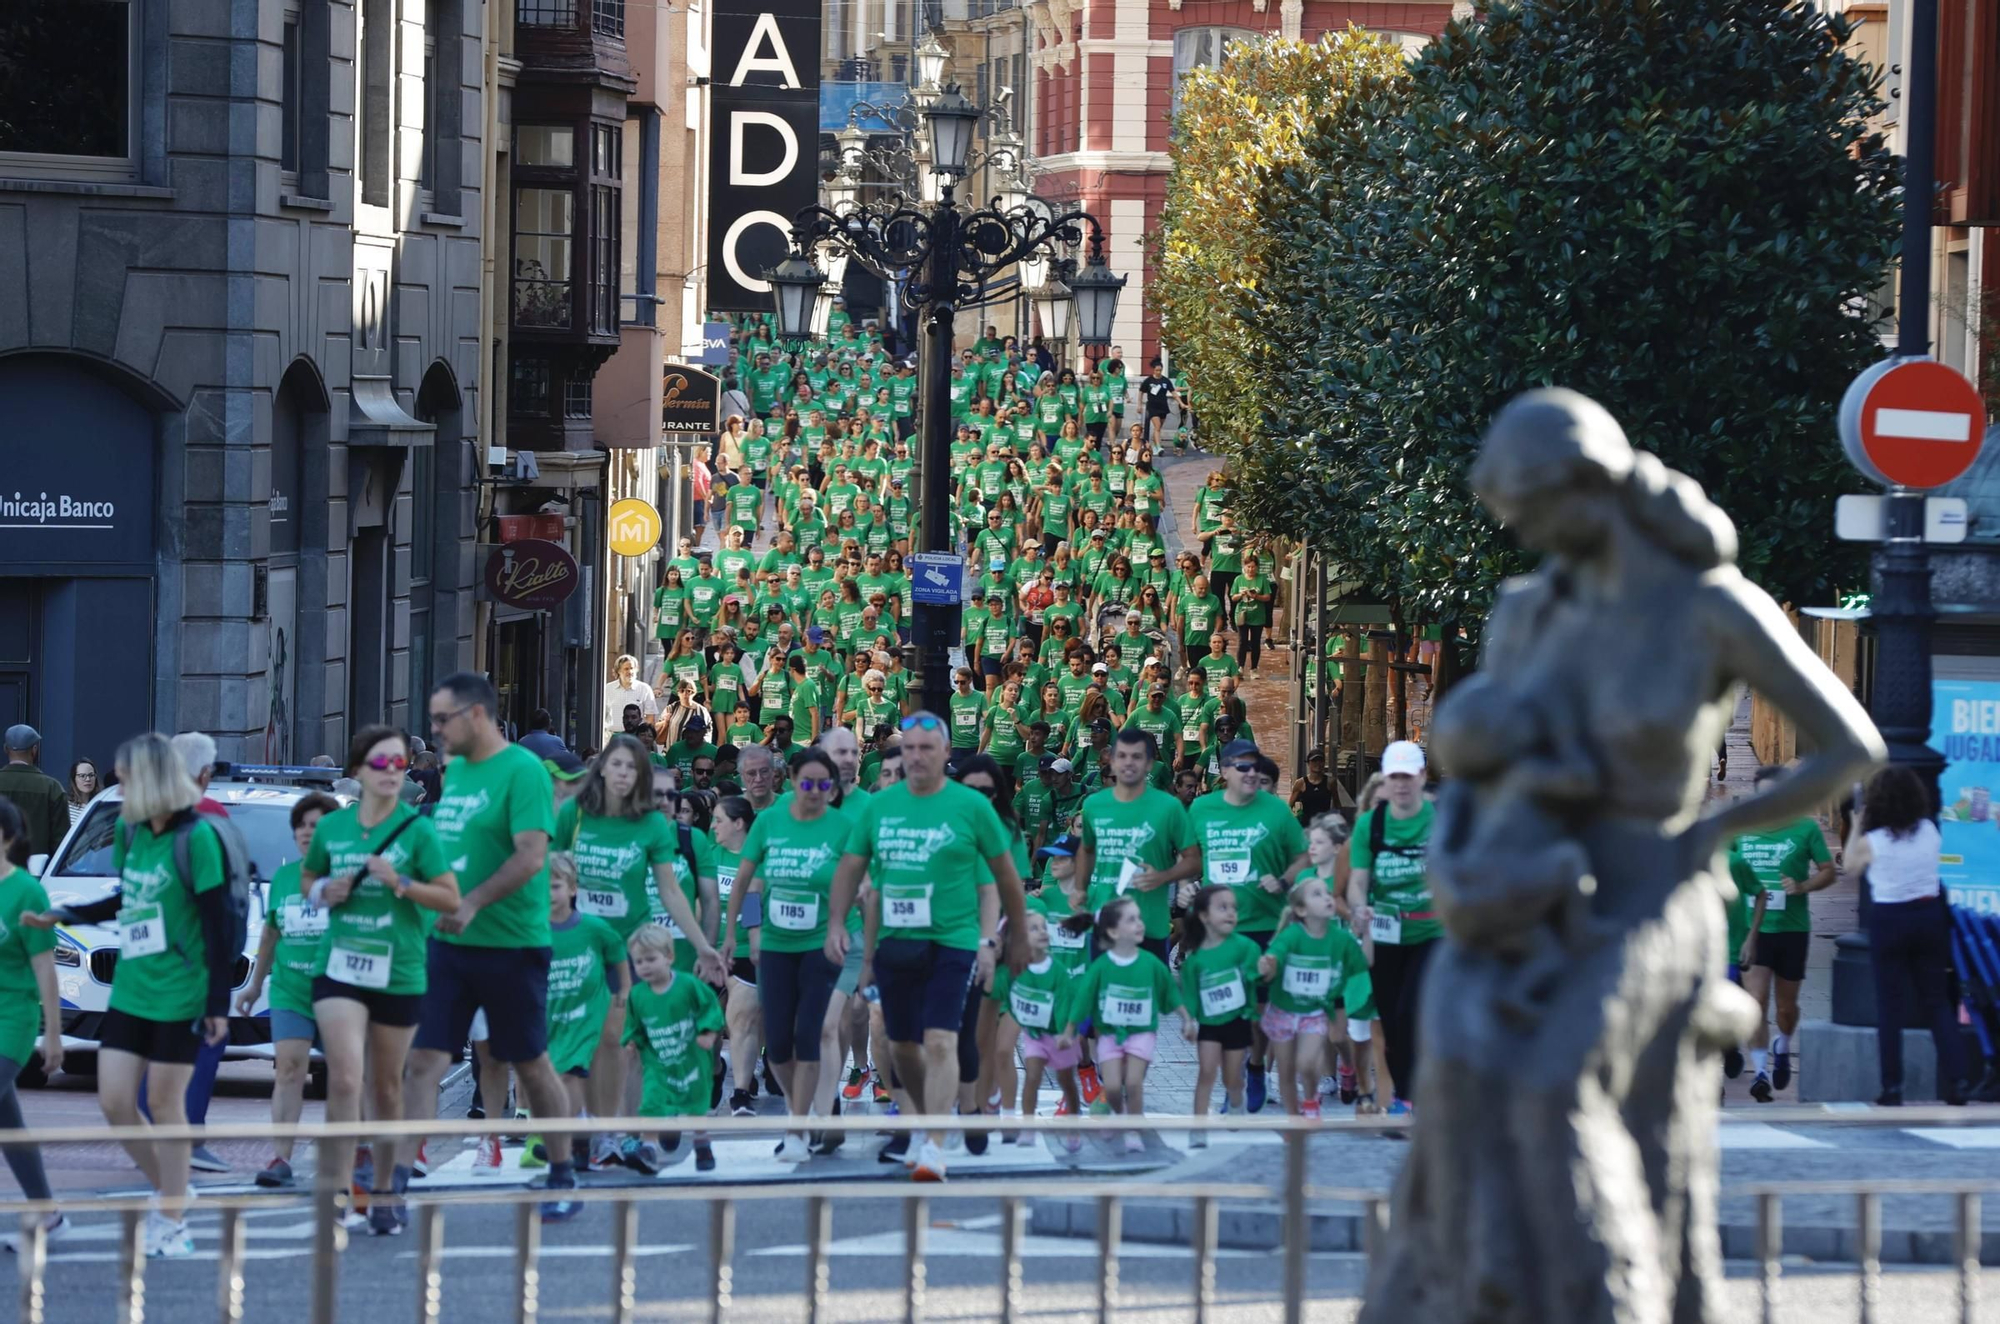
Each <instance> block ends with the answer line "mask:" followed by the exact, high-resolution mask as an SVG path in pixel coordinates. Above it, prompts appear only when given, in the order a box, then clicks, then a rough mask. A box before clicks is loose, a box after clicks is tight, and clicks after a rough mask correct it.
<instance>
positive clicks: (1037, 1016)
mask: <svg viewBox="0 0 2000 1324" xmlns="http://www.w3.org/2000/svg"><path fill="white" fill-rule="evenodd" d="M1007 1005H1008V1009H1009V1010H1010V1011H1012V1012H1013V1013H1014V1019H1015V1020H1016V1021H1017V1022H1019V1023H1020V1026H1021V1028H1022V1029H1024V1030H1046V1029H1049V1028H1050V1026H1051V1022H1053V1021H1054V1020H1055V1014H1056V995H1055V994H1053V993H1049V992H1045V991H1044V990H1042V989H1039V988H1022V987H1020V986H1019V985H1018V984H1017V985H1015V986H1014V987H1013V988H1010V989H1008V990H1007Z"/></svg>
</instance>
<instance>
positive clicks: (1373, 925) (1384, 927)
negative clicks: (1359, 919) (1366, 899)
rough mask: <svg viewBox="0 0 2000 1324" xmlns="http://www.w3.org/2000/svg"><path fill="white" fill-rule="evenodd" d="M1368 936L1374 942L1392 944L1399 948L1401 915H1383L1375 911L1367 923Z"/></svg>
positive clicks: (1401, 937)
mask: <svg viewBox="0 0 2000 1324" xmlns="http://www.w3.org/2000/svg"><path fill="white" fill-rule="evenodd" d="M1368 936H1369V937H1371V938H1373V939H1374V940H1375V941H1376V942H1386V943H1393V944H1395V945H1396V946H1401V945H1402V942H1403V917H1402V916H1401V915H1389V914H1384V913H1383V912H1382V911H1379V910H1378V911H1376V912H1375V917H1374V918H1373V919H1371V920H1369V921H1368Z"/></svg>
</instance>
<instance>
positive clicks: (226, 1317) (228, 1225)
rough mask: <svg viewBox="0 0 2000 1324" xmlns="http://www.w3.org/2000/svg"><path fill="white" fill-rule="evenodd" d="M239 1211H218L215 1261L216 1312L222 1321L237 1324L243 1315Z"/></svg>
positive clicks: (243, 1235) (242, 1237) (241, 1231)
mask: <svg viewBox="0 0 2000 1324" xmlns="http://www.w3.org/2000/svg"><path fill="white" fill-rule="evenodd" d="M244 1240H245V1234H244V1227H243V1211H242V1210H241V1209H225V1210H223V1211H222V1245H221V1246H220V1247H219V1248H218V1253H217V1259H216V1265H215V1296H216V1312H217V1315H218V1317H219V1318H220V1319H221V1320H222V1324H240V1321H241V1320H242V1318H243V1243H244Z"/></svg>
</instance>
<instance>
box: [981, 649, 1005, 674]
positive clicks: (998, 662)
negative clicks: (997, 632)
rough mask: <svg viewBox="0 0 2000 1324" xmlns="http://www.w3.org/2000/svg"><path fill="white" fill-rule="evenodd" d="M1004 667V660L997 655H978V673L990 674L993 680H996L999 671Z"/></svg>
mask: <svg viewBox="0 0 2000 1324" xmlns="http://www.w3.org/2000/svg"><path fill="white" fill-rule="evenodd" d="M1004 669H1005V662H1004V660H1003V659H1001V658H997V657H989V656H988V655H986V654H984V653H982V654H980V655H979V674H980V675H982V676H992V677H993V678H994V679H995V680H998V679H999V677H1000V673H1001V672H1002V671H1003V670H1004Z"/></svg>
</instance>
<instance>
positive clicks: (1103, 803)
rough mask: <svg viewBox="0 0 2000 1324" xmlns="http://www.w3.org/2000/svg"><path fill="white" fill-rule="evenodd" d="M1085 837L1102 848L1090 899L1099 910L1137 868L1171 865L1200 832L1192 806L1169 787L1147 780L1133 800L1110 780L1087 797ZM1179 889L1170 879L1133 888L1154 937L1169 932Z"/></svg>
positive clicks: (1096, 865) (1121, 889) (1161, 936)
mask: <svg viewBox="0 0 2000 1324" xmlns="http://www.w3.org/2000/svg"><path fill="white" fill-rule="evenodd" d="M1083 840H1084V844H1086V845H1089V846H1093V847H1095V848H1096V851H1097V856H1096V863H1095V865H1094V867H1093V868H1092V870H1091V875H1090V891H1089V893H1088V900H1089V905H1090V908H1091V910H1092V911H1098V910H1102V909H1103V908H1104V903H1105V902H1107V901H1109V900H1111V898H1112V897H1114V896H1117V895H1119V893H1120V892H1122V891H1123V890H1124V888H1123V886H1122V883H1123V882H1124V881H1126V880H1129V879H1130V878H1131V876H1132V875H1133V874H1135V873H1138V872H1139V871H1141V870H1143V869H1151V870H1155V871H1158V870H1161V869H1171V868H1172V867H1173V866H1174V864H1175V863H1176V862H1177V861H1178V860H1179V858H1180V853H1181V851H1183V850H1185V849H1186V848H1187V846H1188V845H1189V844H1190V843H1191V842H1192V841H1193V840H1194V833H1193V830H1192V829H1191V828H1190V826H1189V824H1188V815H1187V809H1186V808H1185V807H1184V806H1182V804H1181V802H1180V801H1179V800H1176V799H1175V798H1174V797H1173V796H1172V795H1170V794H1168V793H1167V792H1165V791H1162V790H1158V789H1156V788H1155V787H1152V786H1147V787H1146V788H1145V789H1144V790H1142V791H1140V793H1139V795H1138V798H1137V799H1134V800H1132V801H1131V802H1130V803H1127V802H1125V801H1122V800H1120V799H1119V798H1118V791H1117V789H1116V788H1115V787H1109V786H1107V787H1106V788H1105V789H1103V790H1101V791H1099V792H1097V793H1096V794H1095V795H1092V796H1091V797H1090V798H1089V799H1087V800H1085V801H1084V802H1083ZM1173 892H1174V889H1173V887H1172V885H1168V886H1165V887H1155V888H1153V889H1152V890H1150V891H1146V892H1134V893H1133V894H1132V896H1133V899H1134V900H1135V901H1137V902H1138V903H1139V914H1140V915H1141V916H1142V917H1143V918H1144V919H1145V921H1146V936H1147V937H1148V938H1164V937H1166V936H1167V931H1168V929H1169V928H1170V926H1171V916H1170V914H1169V909H1170V906H1171V903H1172V898H1173Z"/></svg>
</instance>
